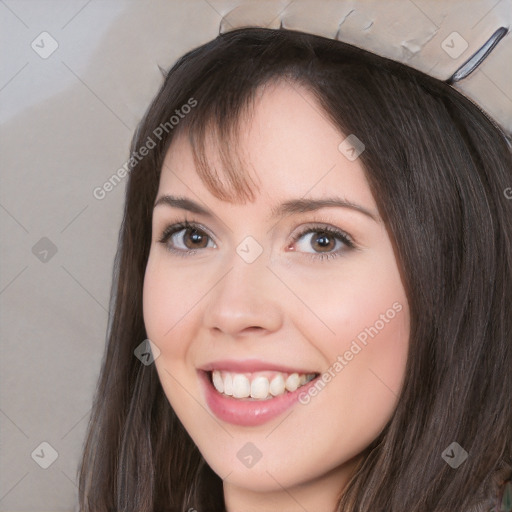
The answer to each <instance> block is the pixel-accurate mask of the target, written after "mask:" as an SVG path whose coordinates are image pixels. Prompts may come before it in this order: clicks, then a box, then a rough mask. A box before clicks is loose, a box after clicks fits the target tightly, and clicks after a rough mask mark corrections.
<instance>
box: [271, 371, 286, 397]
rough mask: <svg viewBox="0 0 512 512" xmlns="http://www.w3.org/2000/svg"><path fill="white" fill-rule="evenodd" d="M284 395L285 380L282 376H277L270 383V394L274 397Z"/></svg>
mask: <svg viewBox="0 0 512 512" xmlns="http://www.w3.org/2000/svg"><path fill="white" fill-rule="evenodd" d="M283 393H284V378H283V376H282V375H281V374H279V375H276V376H275V377H274V378H273V379H272V382H271V383H270V394H271V395H272V396H277V395H282V394H283Z"/></svg>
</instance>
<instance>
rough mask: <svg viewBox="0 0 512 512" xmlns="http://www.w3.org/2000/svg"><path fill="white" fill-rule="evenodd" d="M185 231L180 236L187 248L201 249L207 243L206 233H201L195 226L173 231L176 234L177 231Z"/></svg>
mask: <svg viewBox="0 0 512 512" xmlns="http://www.w3.org/2000/svg"><path fill="white" fill-rule="evenodd" d="M182 231H183V232H185V236H184V237H183V238H182V240H184V243H185V245H186V247H187V248H188V249H203V248H205V247H207V245H208V235H206V234H204V233H202V232H201V231H199V230H198V229H196V228H187V229H182V230H181V231H178V232H177V233H175V236H178V235H179V233H181V232H182Z"/></svg>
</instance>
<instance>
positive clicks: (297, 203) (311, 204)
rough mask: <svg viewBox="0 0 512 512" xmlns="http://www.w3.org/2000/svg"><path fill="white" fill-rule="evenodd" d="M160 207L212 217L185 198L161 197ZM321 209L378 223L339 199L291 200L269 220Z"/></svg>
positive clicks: (375, 219) (158, 200) (197, 204)
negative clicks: (346, 211) (340, 210)
mask: <svg viewBox="0 0 512 512" xmlns="http://www.w3.org/2000/svg"><path fill="white" fill-rule="evenodd" d="M160 205H167V206H171V207H173V208H180V209H182V210H187V211H189V212H192V213H197V214H200V215H204V216H205V217H209V218H212V217H214V214H213V213H212V212H211V211H210V210H208V209H207V208H205V207H203V206H201V205H200V204H199V203H196V202H195V201H192V200H191V199H188V198H186V197H176V196H171V195H163V196H160V197H159V198H158V199H157V200H156V202H155V204H154V207H153V208H156V207H157V206H160ZM321 208H350V209H351V210H355V211H357V212H359V213H362V214H363V215H366V216H367V217H370V218H371V219H373V220H374V221H375V222H378V220H377V217H376V215H375V214H374V213H372V212H371V211H370V210H368V209H366V208H364V207H363V206H360V205H358V204H356V203H353V202H351V201H346V200H345V199H341V198H339V197H329V198H326V199H291V200H289V201H285V202H283V203H281V204H279V205H277V206H275V207H274V208H272V210H271V215H270V216H271V218H272V217H284V216H285V215H293V214H296V213H306V212H312V211H316V210H320V209H321Z"/></svg>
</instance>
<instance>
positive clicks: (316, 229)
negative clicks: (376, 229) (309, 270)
mask: <svg viewBox="0 0 512 512" xmlns="http://www.w3.org/2000/svg"><path fill="white" fill-rule="evenodd" d="M184 229H195V230H197V231H199V232H200V233H201V234H204V235H206V236H208V237H209V238H210V239H211V238H212V237H211V236H210V235H209V234H208V233H207V232H206V231H205V230H204V229H203V228H201V226H200V225H199V224H196V223H195V222H189V221H182V222H177V223H175V224H170V225H169V226H167V227H166V228H165V229H164V231H163V233H162V236H161V238H160V239H159V240H158V242H159V243H161V244H163V245H164V246H165V248H166V249H167V250H168V251H169V252H171V253H173V254H176V255H178V256H181V257H187V256H192V255H194V254H196V253H197V251H198V250H199V249H187V250H185V249H175V248H173V247H172V246H170V245H169V244H168V242H169V239H170V238H171V237H172V236H173V235H174V234H176V233H179V232H180V231H182V230H184ZM310 233H324V234H326V235H329V236H331V237H333V238H335V239H336V240H339V241H341V242H342V243H343V244H344V245H345V247H344V248H341V249H338V250H337V251H335V252H328V253H305V254H306V255H307V256H308V257H310V258H311V259H313V260H315V261H318V260H320V261H326V260H329V259H332V258H337V257H339V256H341V255H342V252H345V251H346V250H350V249H355V248H356V245H355V244H354V242H353V241H352V238H351V237H350V236H349V235H348V234H347V233H345V232H343V231H341V230H339V229H336V228H332V227H328V226H324V225H313V226H310V227H307V228H305V229H304V230H303V231H301V232H299V233H297V234H296V235H294V236H293V237H292V240H293V243H296V242H297V241H298V240H300V239H301V238H302V237H303V236H304V235H308V234H310Z"/></svg>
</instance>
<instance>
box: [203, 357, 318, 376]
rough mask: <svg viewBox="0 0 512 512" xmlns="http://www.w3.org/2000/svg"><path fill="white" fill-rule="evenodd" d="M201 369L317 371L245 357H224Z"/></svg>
mask: <svg viewBox="0 0 512 512" xmlns="http://www.w3.org/2000/svg"><path fill="white" fill-rule="evenodd" d="M199 370H203V371H205V372H211V371H213V370H224V371H226V372H238V373H249V372H261V371H265V370H269V371H275V372H282V373H305V374H308V373H317V372H315V371H311V370H307V369H303V368H291V367H289V366H283V365H280V364H274V363H270V362H265V361H261V360H260V359H244V360H242V361H235V360H232V359H223V360H219V361H213V362H212V363H208V364H206V365H204V366H202V367H201V368H199Z"/></svg>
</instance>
